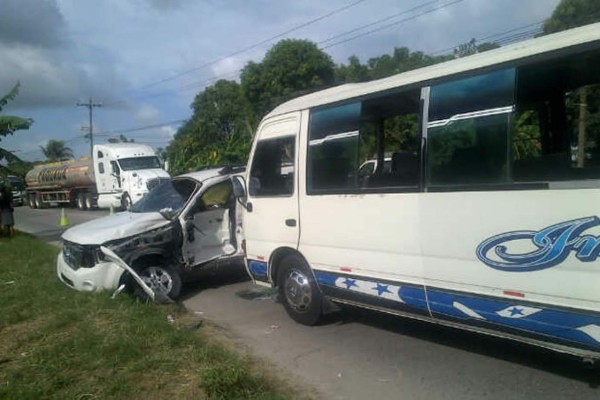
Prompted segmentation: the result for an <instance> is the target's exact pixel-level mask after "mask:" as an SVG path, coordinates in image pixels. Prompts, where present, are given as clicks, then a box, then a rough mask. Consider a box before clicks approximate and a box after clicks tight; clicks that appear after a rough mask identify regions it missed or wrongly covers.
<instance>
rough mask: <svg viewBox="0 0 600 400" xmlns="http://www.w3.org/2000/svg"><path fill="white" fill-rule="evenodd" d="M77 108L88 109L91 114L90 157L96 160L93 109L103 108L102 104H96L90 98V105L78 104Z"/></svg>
mask: <svg viewBox="0 0 600 400" xmlns="http://www.w3.org/2000/svg"><path fill="white" fill-rule="evenodd" d="M77 107H87V108H88V110H89V112H90V157H91V158H92V159H93V158H94V125H93V123H92V109H93V108H94V107H102V104H100V103H94V102H93V101H92V98H91V97H90V101H89V102H88V103H77Z"/></svg>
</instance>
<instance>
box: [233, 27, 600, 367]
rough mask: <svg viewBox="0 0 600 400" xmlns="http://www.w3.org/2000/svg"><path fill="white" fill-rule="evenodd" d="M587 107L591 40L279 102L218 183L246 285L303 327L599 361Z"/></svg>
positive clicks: (594, 50) (591, 89)
mask: <svg viewBox="0 0 600 400" xmlns="http://www.w3.org/2000/svg"><path fill="white" fill-rule="evenodd" d="M599 107H600V24H595V25H589V26H585V27H581V28H578V29H573V30H570V31H566V32H562V33H558V34H553V35H549V36H544V37H540V38H536V39H533V40H530V41H527V42H522V43H518V44H514V45H511V46H507V47H503V48H500V49H497V50H493V51H489V52H485V53H482V54H477V55H474V56H471V57H466V58H461V59H456V60H453V61H449V62H446V63H443V64H437V65H433V66H429V67H426V68H422V69H419V70H414V71H410V72H406V73H402V74H399V75H395V76H392V77H389V78H385V79H381V80H377V81H372V82H368V83H358V84H347V85H342V86H339V87H335V88H331V89H327V90H323V91H320V92H317V93H313V94H309V95H307V96H304V97H300V98H297V99H295V100H291V101H289V102H287V103H284V104H282V105H280V106H279V107H277V108H276V109H275V110H273V111H272V112H271V113H269V114H268V115H267V116H266V117H265V118H264V119H263V120H262V122H261V124H260V125H259V127H258V131H257V134H256V137H255V141H254V144H253V147H252V151H251V154H250V158H249V164H248V166H249V168H248V171H247V175H246V179H245V180H243V179H237V180H235V179H234V191H235V193H236V196H237V197H239V199H240V202H241V203H242V204H243V205H245V208H246V209H245V211H244V231H245V238H246V244H245V245H246V256H247V268H248V272H249V273H250V275H251V276H252V278H253V279H254V280H255V281H256V282H257V283H262V284H266V285H272V286H276V287H278V288H279V291H280V293H281V298H282V301H283V304H284V306H285V308H286V310H287V312H288V313H289V315H290V316H291V317H292V318H293V319H294V320H296V321H298V322H300V323H303V324H308V325H310V324H315V323H316V322H317V321H318V320H319V317H320V316H321V314H322V313H323V312H324V311H325V310H326V308H327V307H326V305H327V304H328V302H331V301H333V302H337V303H344V304H352V305H358V306H362V307H366V308H369V309H373V310H379V311H384V312H388V313H393V314H397V315H401V316H406V317H412V318H417V319H420V320H425V321H430V322H435V323H440V324H444V325H448V326H453V327H459V328H464V329H469V330H473V331H478V332H482V333H487V334H491V335H496V336H501V337H507V338H511V339H515V340H520V341H524V342H528V343H532V344H536V345H540V346H543V347H546V348H550V349H553V350H557V351H561V352H565V353H571V354H575V355H578V356H581V357H584V358H586V359H591V360H595V359H598V358H600V260H598V256H599V254H600V218H599V217H598V215H599V214H600V109H599ZM388 158H389V159H390V161H391V165H390V168H389V169H385V168H383V165H384V164H385V163H384V161H385V160H386V159H388ZM368 160H378V163H377V165H378V166H380V167H377V168H372V171H370V172H369V173H358V171H359V168H360V166H361V165H363V164H364V163H365V162H366V161H368Z"/></svg>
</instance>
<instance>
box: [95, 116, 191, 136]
mask: <svg viewBox="0 0 600 400" xmlns="http://www.w3.org/2000/svg"><path fill="white" fill-rule="evenodd" d="M188 119H189V118H185V119H176V120H173V121H167V122H160V123H158V124H152V125H145V126H138V127H133V128H127V129H114V130H112V131H103V132H98V133H96V136H110V135H114V134H121V133H127V132H137V131H143V130H147V129H152V128H160V127H163V126H167V125H174V124H181V123H183V122H186V121H187V120H188Z"/></svg>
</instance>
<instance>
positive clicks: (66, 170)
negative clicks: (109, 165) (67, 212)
mask: <svg viewBox="0 0 600 400" xmlns="http://www.w3.org/2000/svg"><path fill="white" fill-rule="evenodd" d="M25 184H26V185H27V204H29V207H31V208H45V207H47V206H49V205H50V204H52V203H58V204H63V205H71V206H77V207H78V208H80V209H85V208H92V207H94V205H95V194H96V178H95V176H94V165H93V163H92V160H90V159H85V158H84V159H80V160H69V161H61V162H56V163H49V164H41V165H36V166H35V167H34V168H33V169H32V170H31V171H29V172H27V175H25Z"/></svg>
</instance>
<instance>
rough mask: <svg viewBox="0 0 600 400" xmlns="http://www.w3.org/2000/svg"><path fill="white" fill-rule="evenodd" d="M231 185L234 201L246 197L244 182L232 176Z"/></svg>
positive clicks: (240, 178) (242, 179) (239, 177)
mask: <svg viewBox="0 0 600 400" xmlns="http://www.w3.org/2000/svg"><path fill="white" fill-rule="evenodd" d="M231 184H232V185H233V195H234V196H235V198H236V199H241V198H243V197H246V182H245V181H244V178H242V177H241V176H232V177H231Z"/></svg>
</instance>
